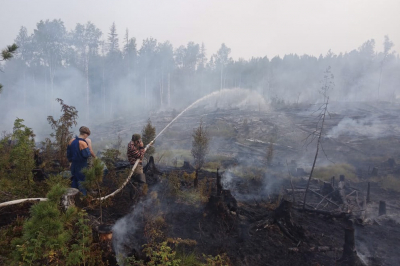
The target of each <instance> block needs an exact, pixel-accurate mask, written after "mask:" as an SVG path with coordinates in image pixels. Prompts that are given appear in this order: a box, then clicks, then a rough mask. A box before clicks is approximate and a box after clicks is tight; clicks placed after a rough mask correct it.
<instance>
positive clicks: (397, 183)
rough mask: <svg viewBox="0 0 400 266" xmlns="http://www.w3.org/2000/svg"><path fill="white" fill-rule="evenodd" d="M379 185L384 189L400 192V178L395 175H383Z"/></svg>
mask: <svg viewBox="0 0 400 266" xmlns="http://www.w3.org/2000/svg"><path fill="white" fill-rule="evenodd" d="M379 185H380V186H381V187H382V188H384V189H389V190H393V191H397V192H400V178H399V177H395V176H393V175H388V176H385V177H382V178H381V180H380V181H379Z"/></svg>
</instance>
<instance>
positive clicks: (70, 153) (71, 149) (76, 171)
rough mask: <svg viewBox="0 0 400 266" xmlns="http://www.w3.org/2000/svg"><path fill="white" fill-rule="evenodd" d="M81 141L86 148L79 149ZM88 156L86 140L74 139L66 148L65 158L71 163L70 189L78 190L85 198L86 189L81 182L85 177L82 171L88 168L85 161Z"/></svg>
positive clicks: (88, 150)
mask: <svg viewBox="0 0 400 266" xmlns="http://www.w3.org/2000/svg"><path fill="white" fill-rule="evenodd" d="M80 141H83V142H84V143H86V145H82V146H86V148H83V149H81V147H79V142H80ZM89 156H90V149H89V145H87V142H86V140H84V139H82V138H78V137H77V136H76V137H75V139H74V140H73V141H72V142H71V143H70V144H69V145H68V147H67V158H68V161H69V162H70V163H71V175H72V184H71V187H73V188H77V189H79V190H80V191H81V192H82V194H83V195H85V196H86V189H85V188H84V187H83V185H82V182H83V181H85V175H84V174H83V173H82V169H83V168H85V167H87V166H88V162H87V159H88V158H89Z"/></svg>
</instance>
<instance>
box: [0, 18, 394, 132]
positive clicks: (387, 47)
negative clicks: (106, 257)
mask: <svg viewBox="0 0 400 266" xmlns="http://www.w3.org/2000/svg"><path fill="white" fill-rule="evenodd" d="M382 37H384V38H383V39H382V40H380V41H375V40H373V39H371V40H367V41H366V42H364V43H362V44H360V46H359V47H355V48H354V50H352V51H351V52H349V53H344V54H342V53H341V54H338V55H337V54H333V53H332V52H330V51H328V53H327V54H326V55H325V56H320V57H318V58H317V57H314V56H308V55H296V54H289V55H285V56H283V57H282V58H281V57H274V58H271V59H270V58H268V57H253V58H252V59H250V60H243V59H239V60H233V59H232V57H231V56H230V54H231V49H230V48H229V47H227V46H226V45H225V44H221V47H220V49H219V50H217V51H208V50H207V47H205V45H204V44H200V43H194V42H189V43H188V44H186V45H181V46H179V47H173V46H172V44H171V43H170V42H168V41H166V42H163V43H161V42H158V41H157V40H156V39H155V38H152V37H150V38H147V39H145V40H144V41H143V43H142V44H140V45H139V44H138V43H136V39H135V37H134V36H131V34H130V33H129V32H128V31H127V32H126V34H125V36H119V35H118V34H117V28H116V25H115V24H113V25H111V27H110V30H109V32H106V33H102V32H101V31H100V30H99V29H98V28H97V27H96V25H94V24H92V23H90V22H88V23H87V24H85V25H82V24H77V25H76V27H75V28H74V29H72V30H67V29H66V27H65V26H64V23H63V21H61V20H53V21H49V20H47V21H40V22H39V23H37V25H36V28H35V29H34V31H33V32H32V33H30V32H28V31H27V29H26V28H25V27H22V28H21V29H20V32H19V33H18V34H17V36H16V38H15V42H16V43H17V45H18V46H19V49H18V53H17V55H16V56H15V58H13V59H12V60H11V61H7V62H6V63H5V64H4V73H0V83H2V84H3V85H4V88H3V92H2V93H1V94H0V118H1V119H2V121H3V122H2V124H1V125H0V130H10V129H11V127H12V123H13V121H14V120H15V118H16V117H19V118H22V119H25V121H26V122H27V125H28V126H32V127H33V125H44V124H46V117H47V116H48V115H55V116H56V115H57V114H58V113H59V109H60V108H59V106H58V104H57V102H56V101H55V99H56V98H61V99H63V100H64V101H65V103H66V104H68V105H72V106H75V107H76V108H77V109H78V111H79V123H89V124H90V123H93V121H105V120H112V119H117V118H120V117H129V116H138V115H146V114H148V113H149V112H156V111H162V110H173V109H176V110H181V109H183V108H184V107H186V106H188V105H189V104H191V103H192V102H194V101H195V100H197V99H199V98H201V97H203V96H205V95H207V94H209V93H212V92H215V91H219V90H222V89H229V88H245V89H249V90H254V91H256V92H258V93H260V94H261V95H262V96H263V97H264V98H265V100H266V101H267V102H271V101H281V102H285V103H289V104H292V103H301V102H304V103H314V102H317V101H319V100H320V98H321V95H319V93H318V89H319V88H320V87H321V86H322V85H321V80H322V79H323V76H324V72H325V71H326V69H327V68H328V67H330V68H331V70H330V71H331V73H332V74H333V75H334V83H335V86H334V88H332V90H331V92H330V97H331V101H376V100H382V101H392V102H393V101H395V100H396V99H397V97H398V96H399V95H398V90H397V88H398V87H399V85H400V77H399V76H398V74H397V73H399V70H400V59H399V56H398V55H396V54H395V52H394V50H393V46H394V44H393V43H392V41H391V40H390V39H389V37H387V36H382ZM104 39H106V40H105V41H103V40H104ZM119 40H120V41H119ZM119 43H123V44H124V45H123V47H120V46H119ZM380 43H382V44H383V46H384V50H383V51H381V52H377V50H378V49H377V48H376V47H377V46H380V45H381V44H380ZM34 129H35V128H34Z"/></svg>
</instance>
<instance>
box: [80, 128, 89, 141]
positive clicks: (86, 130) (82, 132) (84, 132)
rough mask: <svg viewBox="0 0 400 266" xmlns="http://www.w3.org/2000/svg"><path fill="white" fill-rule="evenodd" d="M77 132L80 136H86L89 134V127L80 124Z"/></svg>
mask: <svg viewBox="0 0 400 266" xmlns="http://www.w3.org/2000/svg"><path fill="white" fill-rule="evenodd" d="M79 134H80V135H81V136H82V137H84V138H87V137H89V136H90V129H89V128H88V127H85V126H82V127H80V128H79Z"/></svg>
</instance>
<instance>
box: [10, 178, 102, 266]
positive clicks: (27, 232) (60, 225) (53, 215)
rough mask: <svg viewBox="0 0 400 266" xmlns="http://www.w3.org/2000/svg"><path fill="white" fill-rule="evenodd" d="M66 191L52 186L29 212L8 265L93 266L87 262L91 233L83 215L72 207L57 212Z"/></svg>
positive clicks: (57, 186) (89, 258) (59, 186)
mask: <svg viewBox="0 0 400 266" xmlns="http://www.w3.org/2000/svg"><path fill="white" fill-rule="evenodd" d="M65 191H66V189H65V187H63V186H62V185H60V184H56V185H54V186H53V187H52V188H51V190H50V191H49V193H48V194H47V198H48V201H42V202H40V203H38V204H36V205H33V206H32V208H31V218H29V219H28V220H27V221H26V222H25V223H24V226H23V235H22V236H21V237H20V238H17V239H14V240H13V241H12V244H13V245H14V247H15V252H14V257H13V261H12V263H11V265H86V264H87V265H95V264H93V263H87V262H88V260H95V259H94V258H91V254H90V244H91V242H92V238H91V235H92V232H91V230H90V227H89V226H88V225H87V218H86V214H85V212H83V211H79V210H78V209H77V208H76V207H69V208H68V209H67V210H66V211H64V210H61V209H60V208H61V204H60V200H61V197H62V195H63V194H64V193H65Z"/></svg>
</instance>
